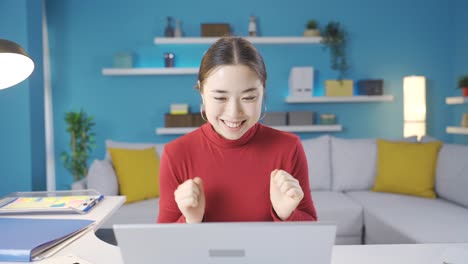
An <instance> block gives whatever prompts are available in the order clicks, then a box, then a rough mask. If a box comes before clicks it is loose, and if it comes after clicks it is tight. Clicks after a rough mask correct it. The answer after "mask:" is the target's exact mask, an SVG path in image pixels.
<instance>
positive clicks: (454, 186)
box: [435, 144, 468, 208]
mask: <svg viewBox="0 0 468 264" xmlns="http://www.w3.org/2000/svg"><path fill="white" fill-rule="evenodd" d="M435 189H436V192H437V194H438V195H439V196H440V197H442V198H444V199H447V200H449V201H452V202H454V203H457V204H460V205H462V206H464V207H466V208H468V146H462V145H454V144H444V145H443V146H442V148H441V150H440V152H439V159H438V160H437V169H436V182H435Z"/></svg>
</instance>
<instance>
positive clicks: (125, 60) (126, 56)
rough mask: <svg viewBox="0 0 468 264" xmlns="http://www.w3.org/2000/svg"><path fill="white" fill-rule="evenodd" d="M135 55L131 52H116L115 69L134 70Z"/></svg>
mask: <svg viewBox="0 0 468 264" xmlns="http://www.w3.org/2000/svg"><path fill="white" fill-rule="evenodd" d="M132 67H133V54H132V53H131V52H116V53H115V54H114V68H132Z"/></svg>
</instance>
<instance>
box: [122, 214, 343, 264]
mask: <svg viewBox="0 0 468 264" xmlns="http://www.w3.org/2000/svg"><path fill="white" fill-rule="evenodd" d="M114 233H115V236H116V239H117V244H118V246H119V248H120V251H121V253H122V257H123V260H124V263H130V264H131V263H139V264H146V263H148V264H149V263H164V264H171V263H174V264H175V263H177V264H180V263H218V264H223V263H245V264H251V263H252V264H253V263H255V264H258V263H294V264H306V263H307V264H310V263H314V264H330V262H331V253H332V247H333V244H334V241H335V234H336V226H334V225H331V224H323V223H317V222H239V223H201V224H134V225H114Z"/></svg>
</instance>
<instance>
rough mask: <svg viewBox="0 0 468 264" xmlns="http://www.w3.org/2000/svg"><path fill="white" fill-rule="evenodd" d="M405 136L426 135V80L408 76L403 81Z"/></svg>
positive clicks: (420, 77) (421, 77)
mask: <svg viewBox="0 0 468 264" xmlns="http://www.w3.org/2000/svg"><path fill="white" fill-rule="evenodd" d="M403 112H404V133H403V134H404V136H405V137H408V136H414V135H417V136H418V137H421V136H424V135H425V134H426V78H425V77H424V76H407V77H405V78H404V79H403Z"/></svg>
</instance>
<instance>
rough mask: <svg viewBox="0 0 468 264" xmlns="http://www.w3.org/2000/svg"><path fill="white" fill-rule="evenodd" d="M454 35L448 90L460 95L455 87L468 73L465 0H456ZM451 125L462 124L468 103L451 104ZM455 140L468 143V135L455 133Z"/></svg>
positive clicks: (467, 4) (467, 23)
mask: <svg viewBox="0 0 468 264" xmlns="http://www.w3.org/2000/svg"><path fill="white" fill-rule="evenodd" d="M453 9H454V12H455V15H454V16H453V17H454V28H455V32H454V36H453V38H452V39H451V42H452V43H453V50H454V54H453V55H454V63H453V77H452V80H451V82H450V83H449V85H448V86H447V90H448V92H449V94H450V95H451V96H460V94H461V90H459V89H454V87H456V86H457V80H458V78H459V77H460V76H461V75H468V62H467V58H468V50H467V47H468V35H467V34H466V29H467V28H468V21H467V20H466V15H465V14H466V11H467V10H468V2H467V1H464V0H456V1H455V5H454V8H453ZM450 110H451V113H452V114H451V118H450V120H451V121H450V125H451V126H460V123H461V119H462V115H463V113H468V104H463V105H452V106H450ZM453 142H455V143H462V144H468V136H466V135H453Z"/></svg>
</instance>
